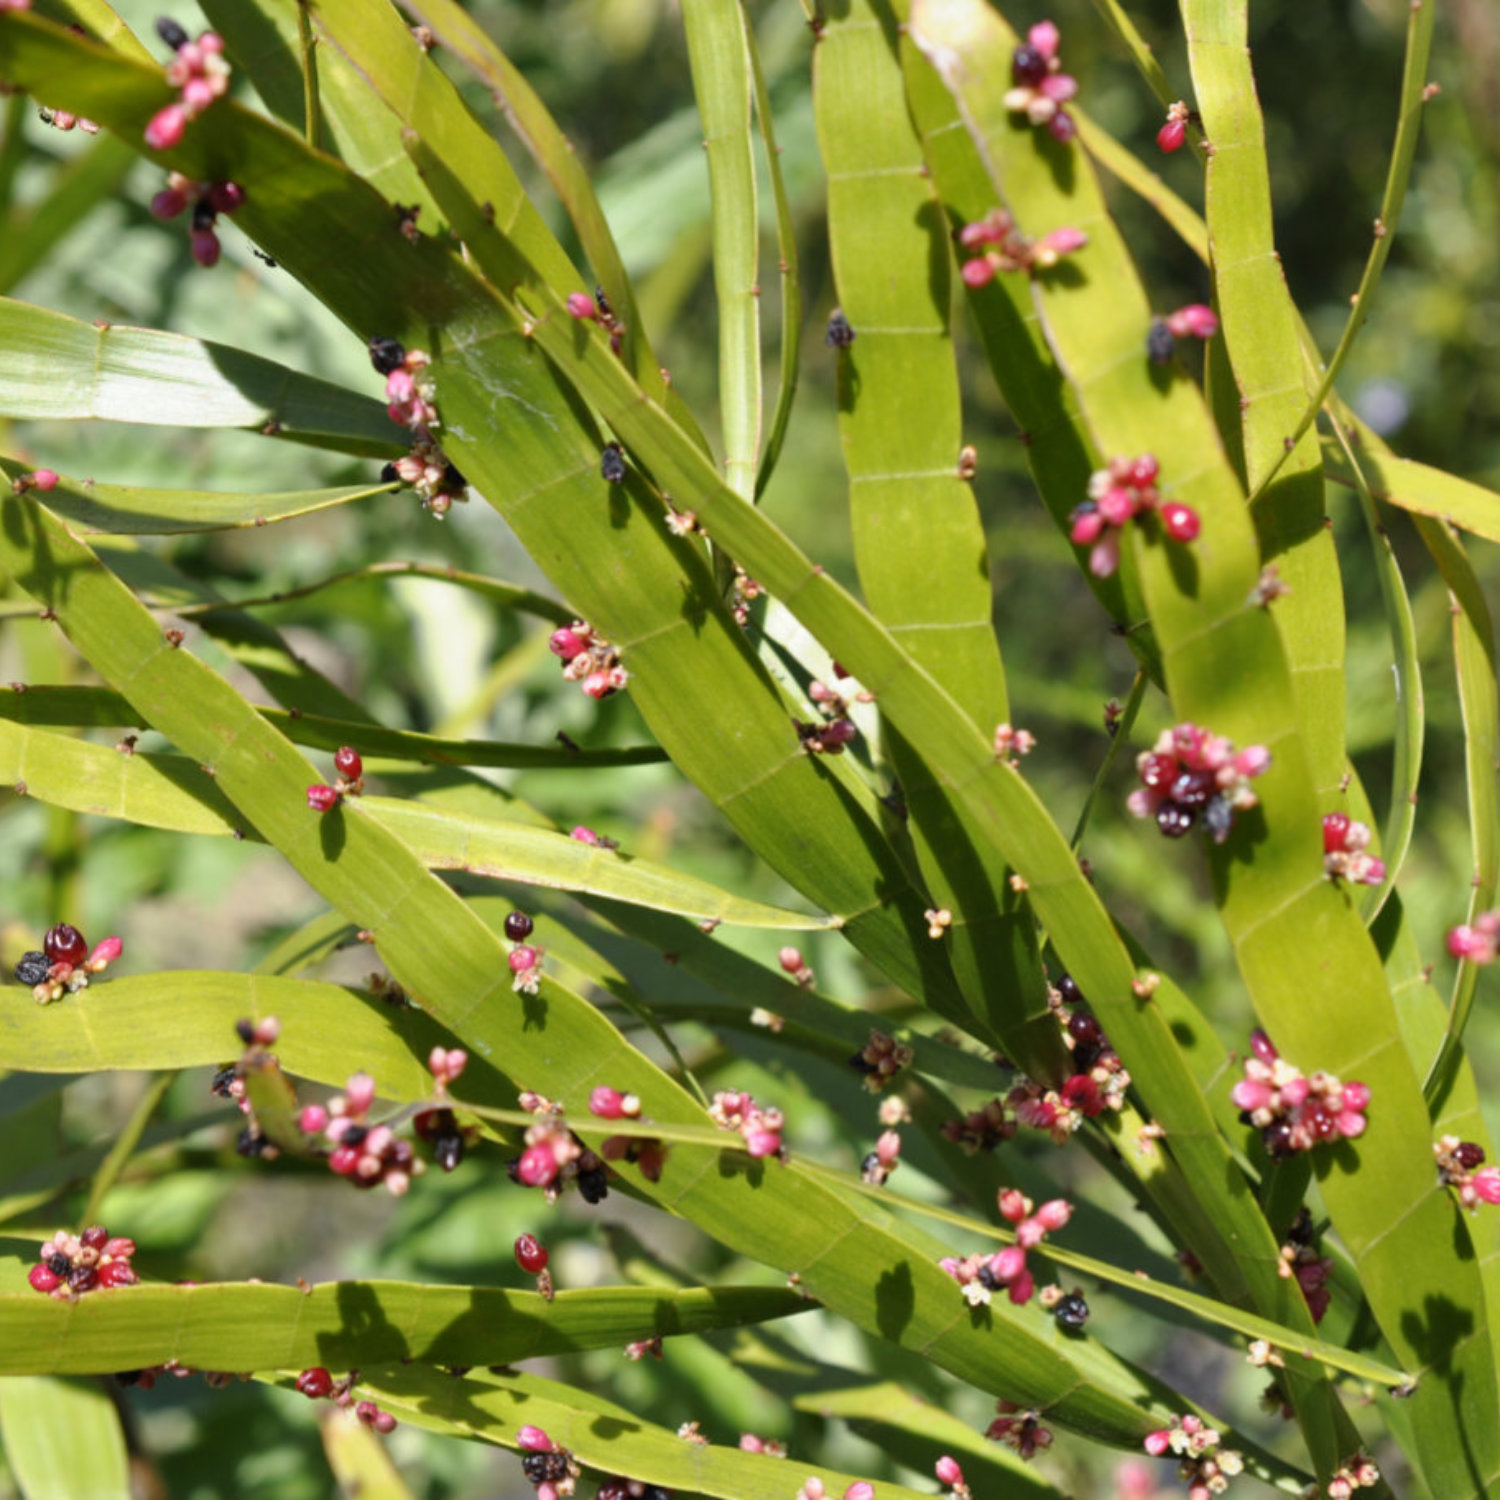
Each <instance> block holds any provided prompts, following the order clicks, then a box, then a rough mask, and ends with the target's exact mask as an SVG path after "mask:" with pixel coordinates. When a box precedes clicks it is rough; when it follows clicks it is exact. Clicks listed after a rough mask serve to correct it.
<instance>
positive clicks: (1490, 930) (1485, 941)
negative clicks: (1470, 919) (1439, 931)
mask: <svg viewBox="0 0 1500 1500" xmlns="http://www.w3.org/2000/svg"><path fill="white" fill-rule="evenodd" d="M1497 951H1500V907H1497V908H1496V909H1495V910H1494V911H1487V912H1483V913H1481V914H1480V915H1479V916H1477V917H1475V918H1474V925H1473V926H1472V927H1470V926H1468V925H1467V924H1465V925H1463V926H1460V927H1454V928H1452V929H1450V931H1449V933H1448V952H1449V953H1450V954H1452V956H1453V957H1454V958H1458V959H1464V960H1466V961H1467V962H1469V963H1471V964H1480V965H1484V964H1492V963H1494V961H1495V954H1496V952H1497Z"/></svg>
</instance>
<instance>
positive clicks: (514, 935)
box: [505, 911, 534, 943]
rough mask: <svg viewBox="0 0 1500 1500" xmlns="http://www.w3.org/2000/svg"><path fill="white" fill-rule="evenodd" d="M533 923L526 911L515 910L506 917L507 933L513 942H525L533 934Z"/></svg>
mask: <svg viewBox="0 0 1500 1500" xmlns="http://www.w3.org/2000/svg"><path fill="white" fill-rule="evenodd" d="M533 925H534V924H533V922H532V920H531V918H530V917H528V916H527V915H526V913H525V912H524V911H513V912H511V914H510V915H509V916H508V917H506V919H505V935H506V937H508V938H509V939H510V940H511V942H513V943H523V942H525V941H526V939H527V938H529V937H530V936H531V929H532V927H533Z"/></svg>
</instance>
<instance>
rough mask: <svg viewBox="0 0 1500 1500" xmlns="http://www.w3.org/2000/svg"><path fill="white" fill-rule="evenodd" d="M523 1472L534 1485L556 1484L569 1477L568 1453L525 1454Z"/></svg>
mask: <svg viewBox="0 0 1500 1500" xmlns="http://www.w3.org/2000/svg"><path fill="white" fill-rule="evenodd" d="M521 1472H522V1473H523V1474H525V1476H526V1477H527V1478H528V1479H529V1480H530V1481H531V1482H532V1483H533V1484H556V1483H557V1482H558V1480H560V1479H566V1478H567V1477H568V1455H567V1454H566V1453H523V1454H522V1455H521Z"/></svg>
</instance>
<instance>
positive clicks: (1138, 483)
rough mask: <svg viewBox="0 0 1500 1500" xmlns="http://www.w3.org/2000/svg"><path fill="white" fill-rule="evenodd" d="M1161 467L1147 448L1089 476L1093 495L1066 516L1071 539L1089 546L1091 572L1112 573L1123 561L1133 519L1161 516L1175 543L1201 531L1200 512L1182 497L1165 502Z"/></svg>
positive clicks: (1094, 573)
mask: <svg viewBox="0 0 1500 1500" xmlns="http://www.w3.org/2000/svg"><path fill="white" fill-rule="evenodd" d="M1160 473H1161V467H1160V465H1159V464H1158V463H1157V461H1156V459H1155V458H1154V457H1153V456H1152V455H1151V454H1149V453H1145V454H1142V455H1141V457H1140V458H1114V459H1111V460H1110V463H1109V467H1108V468H1107V469H1096V470H1095V471H1094V473H1092V474H1091V475H1089V497H1088V499H1087V500H1085V501H1084V502H1083V504H1082V505H1080V506H1078V507H1077V508H1076V509H1075V510H1074V511H1073V514H1072V515H1071V516H1069V517H1068V522H1069V529H1068V538H1069V540H1070V541H1071V542H1072V543H1073V545H1074V546H1075V547H1088V548H1089V549H1090V551H1089V572H1090V573H1092V574H1093V575H1094V577H1095V578H1108V577H1109V576H1110V574H1112V573H1114V572H1115V571H1116V570H1117V569H1118V568H1119V566H1120V538H1121V536H1122V535H1123V534H1124V530H1125V527H1126V526H1128V525H1129V524H1130V523H1131V522H1132V521H1135V520H1138V519H1139V518H1140V517H1142V516H1144V515H1148V514H1156V515H1159V516H1160V517H1161V524H1162V528H1163V530H1165V532H1166V533H1167V535H1168V536H1169V537H1170V538H1171V539H1172V540H1173V541H1174V542H1191V541H1192V540H1193V539H1194V538H1195V537H1196V536H1197V535H1198V530H1199V521H1198V512H1197V511H1195V510H1194V509H1193V508H1192V507H1191V506H1190V505H1183V504H1182V503H1181V502H1180V501H1178V500H1168V501H1166V502H1165V503H1163V501H1162V498H1161V493H1160V491H1159V490H1158V489H1157V487H1156V480H1157V477H1158V475H1159V474H1160Z"/></svg>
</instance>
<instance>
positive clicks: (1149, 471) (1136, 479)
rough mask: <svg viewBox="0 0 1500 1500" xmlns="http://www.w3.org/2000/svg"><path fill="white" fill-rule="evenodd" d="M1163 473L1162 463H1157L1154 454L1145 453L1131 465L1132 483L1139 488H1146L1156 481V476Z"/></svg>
mask: <svg viewBox="0 0 1500 1500" xmlns="http://www.w3.org/2000/svg"><path fill="white" fill-rule="evenodd" d="M1160 473H1161V465H1160V464H1159V463H1157V461H1156V458H1155V456H1154V455H1153V454H1150V453H1143V454H1142V455H1141V456H1140V457H1139V458H1138V459H1136V461H1135V462H1134V463H1133V464H1131V466H1130V483H1131V484H1133V485H1134V486H1135V487H1136V488H1137V489H1145V487H1146V486H1147V485H1148V484H1155V483H1156V476H1157V475H1158V474H1160Z"/></svg>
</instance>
